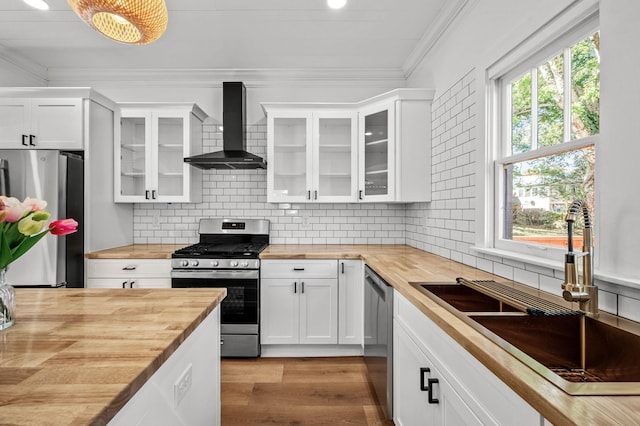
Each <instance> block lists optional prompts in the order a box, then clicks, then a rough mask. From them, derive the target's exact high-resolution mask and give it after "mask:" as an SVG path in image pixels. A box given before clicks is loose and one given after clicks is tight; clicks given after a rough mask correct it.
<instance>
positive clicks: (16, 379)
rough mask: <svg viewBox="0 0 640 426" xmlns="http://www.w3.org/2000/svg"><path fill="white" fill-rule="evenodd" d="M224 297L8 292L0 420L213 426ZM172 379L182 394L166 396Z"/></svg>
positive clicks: (199, 292)
mask: <svg viewBox="0 0 640 426" xmlns="http://www.w3.org/2000/svg"><path fill="white" fill-rule="evenodd" d="M225 296H226V290H225V289H17V290H16V306H17V308H16V323H15V325H14V326H13V327H10V328H8V329H6V330H3V331H0V385H1V386H0V424H14V425H27V424H29V425H33V424H52V425H54V424H55V425H58V424H59V425H86V424H95V425H102V424H108V423H111V424H127V423H128V424H132V423H131V422H132V421H133V422H134V423H133V424H137V423H138V421H144V422H146V423H144V422H143V424H152V423H149V422H150V421H151V422H153V419H154V418H156V419H157V418H158V416H160V415H162V416H164V419H165V422H164V423H165V424H178V423H175V422H173V423H172V420H170V419H171V418H173V419H180V420H181V421H182V422H185V423H190V419H193V417H190V416H194V415H195V416H205V417H204V418H206V419H207V420H210V421H208V422H207V423H208V424H218V422H219V416H220V412H219V337H218V336H219V309H216V308H217V306H218V305H219V304H220V302H221V301H222V299H224V297H225ZM176 383H178V384H181V385H184V386H183V389H184V391H183V392H182V393H181V395H179V396H175V398H174V385H175V384H176ZM202 399H205V403H204V404H203V402H202ZM209 399H211V400H209ZM171 416H173V417H171ZM211 416H213V417H214V418H211ZM200 419H202V417H200ZM167 422H168V423H167Z"/></svg>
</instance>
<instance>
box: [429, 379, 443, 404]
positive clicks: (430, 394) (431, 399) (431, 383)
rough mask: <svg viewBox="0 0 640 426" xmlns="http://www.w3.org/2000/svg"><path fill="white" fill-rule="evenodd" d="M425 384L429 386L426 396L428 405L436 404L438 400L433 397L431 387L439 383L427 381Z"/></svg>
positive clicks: (431, 380) (432, 380) (434, 380)
mask: <svg viewBox="0 0 640 426" xmlns="http://www.w3.org/2000/svg"><path fill="white" fill-rule="evenodd" d="M427 383H428V385H429V394H428V395H427V399H428V400H429V404H438V403H439V402H440V400H439V399H438V398H434V397H433V385H435V384H438V383H440V381H439V380H438V379H428V380H427Z"/></svg>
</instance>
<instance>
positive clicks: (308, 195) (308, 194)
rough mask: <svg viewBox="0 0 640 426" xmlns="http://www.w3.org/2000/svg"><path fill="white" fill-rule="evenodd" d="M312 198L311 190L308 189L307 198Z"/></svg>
mask: <svg viewBox="0 0 640 426" xmlns="http://www.w3.org/2000/svg"><path fill="white" fill-rule="evenodd" d="M310 199H311V191H307V200H310Z"/></svg>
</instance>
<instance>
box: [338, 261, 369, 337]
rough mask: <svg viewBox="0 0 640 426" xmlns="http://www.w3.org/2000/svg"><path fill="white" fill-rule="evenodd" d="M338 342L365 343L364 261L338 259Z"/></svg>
mask: <svg viewBox="0 0 640 426" xmlns="http://www.w3.org/2000/svg"><path fill="white" fill-rule="evenodd" d="M338 286H339V288H338V292H339V294H338V343H339V344H350V345H362V344H363V332H364V330H363V328H364V326H363V321H364V263H363V262H362V261H361V260H339V261H338Z"/></svg>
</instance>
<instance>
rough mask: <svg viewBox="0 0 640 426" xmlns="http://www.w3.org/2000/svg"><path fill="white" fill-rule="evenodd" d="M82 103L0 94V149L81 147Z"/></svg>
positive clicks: (73, 100) (72, 99) (82, 135)
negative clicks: (6, 96) (8, 96)
mask: <svg viewBox="0 0 640 426" xmlns="http://www.w3.org/2000/svg"><path fill="white" fill-rule="evenodd" d="M0 95H1V94H0ZM82 104H83V99H82V98H26V97H25V98H17V97H16V98H13V97H12V98H5V97H0V148H8V149H68V150H82V149H83V147H84V143H83V141H84V133H83V129H84V128H83V123H84V115H83V107H82V106H83V105H82Z"/></svg>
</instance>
